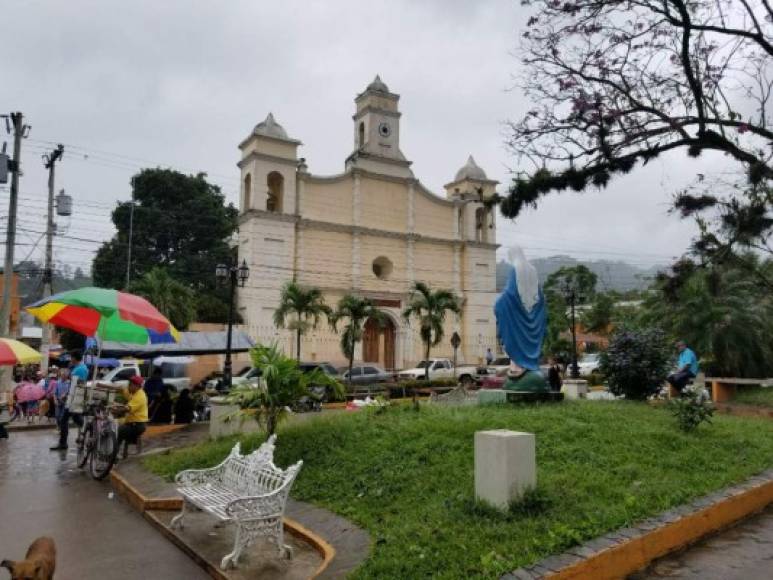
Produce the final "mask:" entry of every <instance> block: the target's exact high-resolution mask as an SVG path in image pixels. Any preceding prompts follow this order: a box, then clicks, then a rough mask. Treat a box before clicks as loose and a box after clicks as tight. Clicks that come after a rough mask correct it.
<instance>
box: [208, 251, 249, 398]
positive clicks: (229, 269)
mask: <svg viewBox="0 0 773 580" xmlns="http://www.w3.org/2000/svg"><path fill="white" fill-rule="evenodd" d="M237 264H238V262H237ZM237 264H234V265H231V266H228V265H226V264H218V265H217V266H215V277H216V278H217V281H218V282H219V283H220V284H225V283H229V284H230V292H229V294H230V298H229V301H228V336H227V339H226V346H225V365H223V388H224V389H230V388H231V333H232V331H233V324H234V300H235V298H236V286H237V285H238V286H239V287H241V288H244V284H245V282H247V278H249V277H250V269H249V268H248V267H247V261H246V260H242V265H241V266H238V265H237Z"/></svg>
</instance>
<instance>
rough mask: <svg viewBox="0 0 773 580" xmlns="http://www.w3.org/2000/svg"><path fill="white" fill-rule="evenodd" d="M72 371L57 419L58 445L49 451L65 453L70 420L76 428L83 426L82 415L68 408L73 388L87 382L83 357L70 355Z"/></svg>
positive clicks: (74, 354)
mask: <svg viewBox="0 0 773 580" xmlns="http://www.w3.org/2000/svg"><path fill="white" fill-rule="evenodd" d="M72 364H73V367H72V370H71V371H70V379H71V380H70V389H69V392H68V393H67V400H66V401H65V405H64V409H62V413H61V415H60V417H59V443H58V444H57V445H55V446H54V447H51V451H65V450H66V449H67V438H68V436H69V435H70V418H72V420H73V423H75V424H76V425H77V426H78V427H81V426H82V425H83V415H81V414H80V413H71V412H70V406H71V405H72V402H73V398H74V396H75V387H76V385H78V384H79V383H86V382H87V381H88V380H89V367H87V366H86V365H85V364H84V363H83V357H82V356H81V354H80V353H73V354H72Z"/></svg>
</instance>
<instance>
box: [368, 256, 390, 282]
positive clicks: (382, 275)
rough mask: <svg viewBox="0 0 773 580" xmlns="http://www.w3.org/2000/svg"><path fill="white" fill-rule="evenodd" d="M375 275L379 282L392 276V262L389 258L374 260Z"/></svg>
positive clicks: (380, 257) (382, 257)
mask: <svg viewBox="0 0 773 580" xmlns="http://www.w3.org/2000/svg"><path fill="white" fill-rule="evenodd" d="M373 273H374V274H375V275H376V278H378V279H379V280H386V279H388V278H389V276H390V275H391V274H392V262H390V261H389V258H385V257H384V256H379V257H378V258H376V259H375V260H373Z"/></svg>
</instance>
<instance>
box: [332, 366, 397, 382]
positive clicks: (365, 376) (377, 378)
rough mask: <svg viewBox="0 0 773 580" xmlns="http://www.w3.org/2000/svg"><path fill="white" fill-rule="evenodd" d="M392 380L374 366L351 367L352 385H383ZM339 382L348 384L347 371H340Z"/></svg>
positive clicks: (388, 374)
mask: <svg viewBox="0 0 773 580" xmlns="http://www.w3.org/2000/svg"><path fill="white" fill-rule="evenodd" d="M391 380H392V375H391V374H390V373H388V372H386V371H385V370H384V369H382V368H381V367H379V366H376V365H368V364H365V365H354V366H353V367H352V384H355V385H362V384H372V383H385V382H387V381H391ZM341 381H342V382H344V383H348V382H349V369H348V368H346V369H341Z"/></svg>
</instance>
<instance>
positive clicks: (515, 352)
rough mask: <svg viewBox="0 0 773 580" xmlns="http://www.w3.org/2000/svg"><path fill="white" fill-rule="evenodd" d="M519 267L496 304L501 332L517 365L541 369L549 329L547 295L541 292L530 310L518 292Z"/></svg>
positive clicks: (511, 273)
mask: <svg viewBox="0 0 773 580" xmlns="http://www.w3.org/2000/svg"><path fill="white" fill-rule="evenodd" d="M516 276H517V275H516V271H515V268H513V269H512V270H511V271H510V274H509V275H508V278H507V285H506V286H505V289H504V291H503V292H502V294H501V295H500V296H499V298H497V301H496V303H495V304H494V313H495V314H496V318H497V330H498V331H499V337H500V338H501V340H502V344H504V347H505V352H506V353H507V355H508V356H509V357H510V360H512V361H513V362H514V363H515V364H517V365H518V366H520V367H523V368H525V369H529V370H533V371H536V370H539V362H540V354H541V352H542V341H543V339H544V338H545V330H546V328H547V310H546V308H545V296H544V295H543V294H542V289H541V288H540V289H539V298H538V300H537V302H536V303H535V304H534V305H533V306H532V308H531V310H528V309H527V308H526V307H525V306H524V304H523V300H522V299H521V295H520V294H519V293H518V279H517V277H516Z"/></svg>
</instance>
